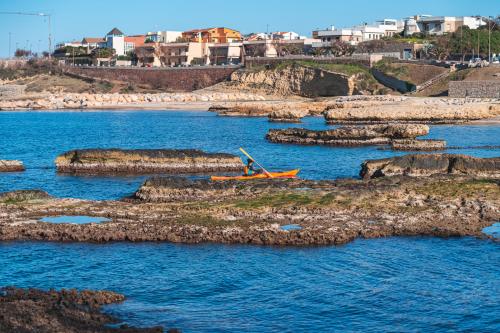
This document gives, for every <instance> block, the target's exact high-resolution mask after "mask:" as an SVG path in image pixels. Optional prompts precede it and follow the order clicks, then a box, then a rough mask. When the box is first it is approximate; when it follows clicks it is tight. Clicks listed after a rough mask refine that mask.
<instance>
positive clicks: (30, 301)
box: [0, 287, 163, 333]
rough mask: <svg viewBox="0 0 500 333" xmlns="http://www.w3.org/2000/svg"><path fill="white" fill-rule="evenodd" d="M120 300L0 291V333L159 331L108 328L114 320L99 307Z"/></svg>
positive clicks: (101, 294)
mask: <svg viewBox="0 0 500 333" xmlns="http://www.w3.org/2000/svg"><path fill="white" fill-rule="evenodd" d="M124 299H125V297H124V296H123V295H120V294H117V293H114V292H111V291H92V290H82V291H77V290H75V289H70V290H65V289H62V290H60V291H55V290H49V291H44V290H40V289H19V288H13V287H9V288H3V289H1V290H0V332H38V333H53V332H67V333H77V332H78V333H96V332H107V333H112V332H124V333H136V332H137V333H139V332H144V333H146V332H148V333H153V332H155V333H160V332H163V329H162V328H161V327H154V328H134V327H128V326H126V325H122V326H120V327H116V328H114V327H111V326H108V325H109V324H114V323H116V322H117V320H116V319H115V318H113V317H111V316H109V315H107V314H104V313H103V312H102V311H101V307H102V306H103V305H108V304H112V303H119V302H122V301H123V300H124Z"/></svg>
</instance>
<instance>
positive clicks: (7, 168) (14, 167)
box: [0, 160, 25, 172]
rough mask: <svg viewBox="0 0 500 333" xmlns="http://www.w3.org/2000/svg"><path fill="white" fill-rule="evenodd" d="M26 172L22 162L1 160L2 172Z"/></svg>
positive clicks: (0, 167)
mask: <svg viewBox="0 0 500 333" xmlns="http://www.w3.org/2000/svg"><path fill="white" fill-rule="evenodd" d="M24 170H25V169H24V165H23V162H21V161H16V160H0V172H16V171H24Z"/></svg>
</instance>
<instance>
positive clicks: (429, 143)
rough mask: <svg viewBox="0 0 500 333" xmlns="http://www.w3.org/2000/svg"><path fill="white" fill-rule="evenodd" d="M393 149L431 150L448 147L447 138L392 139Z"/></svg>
mask: <svg viewBox="0 0 500 333" xmlns="http://www.w3.org/2000/svg"><path fill="white" fill-rule="evenodd" d="M391 148H392V149H393V150H413V151H431V150H443V149H446V141H445V140H431V139H429V140H422V139H397V140H392V141H391Z"/></svg>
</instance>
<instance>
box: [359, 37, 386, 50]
mask: <svg viewBox="0 0 500 333" xmlns="http://www.w3.org/2000/svg"><path fill="white" fill-rule="evenodd" d="M386 44H387V42H386V41H384V40H382V39H374V40H370V41H367V42H362V43H359V44H358V50H359V51H360V52H361V53H370V54H371V53H374V52H383V51H384V48H385V46H386Z"/></svg>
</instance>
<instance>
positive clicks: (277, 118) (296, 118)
mask: <svg viewBox="0 0 500 333" xmlns="http://www.w3.org/2000/svg"><path fill="white" fill-rule="evenodd" d="M308 114H309V112H307V111H290V110H279V111H272V112H271V113H270V114H269V115H268V116H267V118H268V119H269V121H271V122H282V123H300V122H301V120H302V118H304V117H305V116H307V115H308Z"/></svg>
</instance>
